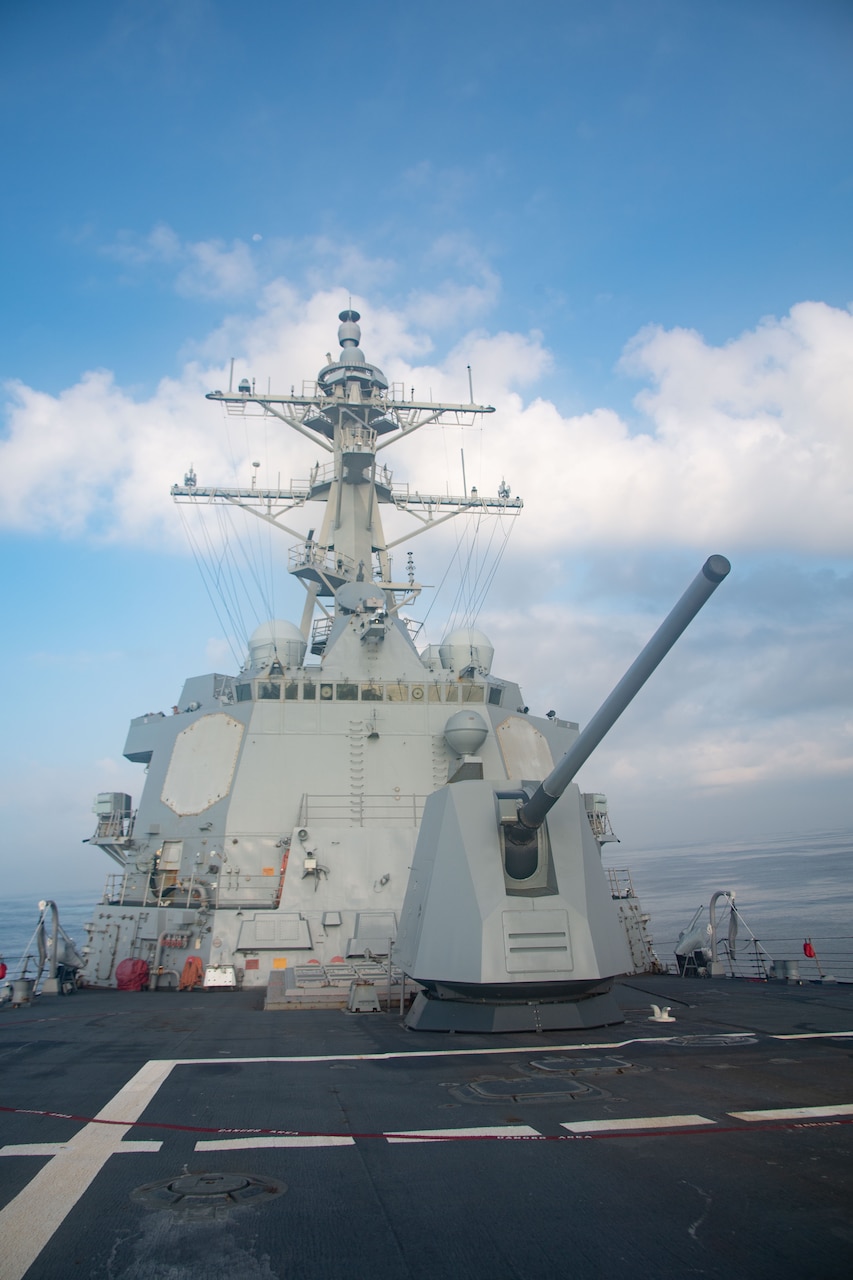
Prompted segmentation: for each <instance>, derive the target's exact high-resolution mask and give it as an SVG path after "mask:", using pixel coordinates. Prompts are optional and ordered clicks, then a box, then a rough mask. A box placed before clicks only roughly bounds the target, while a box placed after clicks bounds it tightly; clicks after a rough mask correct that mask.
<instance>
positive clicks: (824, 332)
mask: <svg viewBox="0 0 853 1280" xmlns="http://www.w3.org/2000/svg"><path fill="white" fill-rule="evenodd" d="M152 235H153V233H152ZM155 239H157V244H155V245H154V246H153V247H150V251H151V252H152V253H153V252H163V253H170V252H172V248H171V245H172V242H171V240H170V238H169V237H168V236H166V235H165V234H164V235H163V236H162V237H159V238H155ZM157 245H160V246H161V247H160V248H157ZM193 252H194V253H195V254H196V259H195V261H196V263H197V264H199V269H203V271H204V272H205V273H206V275H207V276H208V277H209V278H210V279H212V280H220V281H222V282H223V286H222V287H223V288H226V287H227V281H228V280H230V279H231V278H232V275H235V274H236V275H239V273H240V270H241V267H240V262H241V259H240V257H239V255H238V256H236V257H235V256H234V255H233V254H226V255H224V256H223V255H220V254H219V251H218V250H216V249H215V248H211V247H210V246H207V247H206V248H205V249H204V251H202V249H201V248H200V247H199V246H195V247H194V250H193ZM192 269H194V268H192V267H191V266H187V267H186V268H184V270H186V271H191V270H192ZM211 287H212V288H213V287H214V286H213V285H212V286H211ZM345 302H346V295H345V294H344V293H343V291H342V290H329V289H324V290H321V291H317V292H315V293H314V294H313V295H312V296H310V297H308V298H305V297H303V296H302V295H301V294H300V291H299V290H298V289H297V288H296V287H295V286H293V285H292V284H289V283H288V282H287V281H286V280H283V279H278V280H276V281H274V282H272V283H271V284H269V285H268V286H267V287H266V289H265V290H263V292H262V295H261V304H260V307H259V309H258V311H257V312H256V313H254V314H253V315H250V316H249V317H247V318H240V317H232V318H231V319H229V320H227V321H226V322H224V324H223V325H222V326H221V327H220V329H218V330H217V331H215V332H214V333H212V334H211V335H210V336H209V337H208V339H207V340H206V341H205V342H204V343H203V344H200V346H199V348H198V350H197V352H196V353H195V355H196V358H195V359H194V360H193V361H192V362H191V363H189V364H187V365H186V367H185V368H184V370H183V373H182V374H181V376H180V377H179V378H177V379H169V380H164V381H163V382H161V383H160V385H159V386H158V387H157V389H156V391H155V393H154V394H153V395H152V396H151V397H150V398H148V399H137V398H135V397H134V395H133V394H132V392H131V391H130V390H128V389H124V388H122V387H120V386H118V385H117V384H116V383H115V381H114V379H113V377H112V376H111V375H110V374H109V373H108V372H106V371H95V372H90V373H87V374H85V375H84V376H83V377H82V378H81V379H80V381H79V382H78V383H77V384H75V385H74V386H72V387H69V388H68V389H67V390H66V391H64V392H62V393H61V394H60V395H56V396H51V395H47V394H46V393H44V392H41V391H39V390H38V389H37V388H32V387H28V386H25V385H23V384H20V383H15V384H11V385H9V386H7V393H8V402H7V422H6V430H5V433H4V437H3V439H2V441H0V458H2V473H0V474H2V479H0V493H1V494H2V498H3V517H2V519H3V522H4V523H5V524H6V526H7V527H11V528H50V527H54V528H57V529H58V530H59V531H61V532H62V533H64V534H66V535H72V534H74V535H79V534H82V533H85V532H87V531H88V532H95V533H99V534H102V535H103V534H106V535H107V536H110V537H114V538H120V539H128V540H136V539H147V538H149V537H151V536H152V534H154V535H155V536H156V534H157V531H158V530H160V531H162V530H163V529H166V528H169V527H170V521H169V518H168V517H167V516H166V515H165V509H167V507H168V504H167V502H166V501H165V499H164V497H163V495H164V494H165V493H166V492H167V490H168V487H169V484H170V483H171V482H172V481H173V480H174V479H176V478H179V477H178V476H177V474H176V472H177V471H178V470H181V469H182V468H183V467H184V466H185V465H186V464H187V463H189V462H190V461H192V462H193V463H194V464H195V466H196V471H197V472H198V473H199V475H200V476H203V480H204V482H206V483H213V482H215V481H221V480H222V479H223V477H226V476H231V475H234V474H235V472H239V471H241V470H242V472H243V476H244V479H243V482H244V483H245V478H246V477H247V475H248V472H246V470H245V468H246V462H247V459H248V458H249V457H250V456H255V455H256V454H257V452H258V450H259V449H263V450H264V453H263V457H264V460H265V465H267V462H268V465H269V467H270V468H271V469H272V470H274V471H275V472H277V473H280V474H281V475H283V476H284V477H286V478H288V479H289V478H290V477H291V476H294V477H295V476H298V475H301V474H302V473H303V472H304V471H305V469H306V466H310V464H311V461H313V459H312V460H310V461H309V462H307V463H306V462H305V460H304V455H305V446H304V443H303V442H302V441H301V439H300V438H298V437H295V436H293V435H292V434H291V435H288V434H287V433H286V432H285V431H284V430H283V429H278V428H275V429H274V430H273V431H272V433H271V424H270V422H269V420H265V421H264V422H263V423H262V424H260V425H259V424H258V423H257V421H255V422H251V421H248V420H247V422H245V423H242V424H238V423H235V422H234V421H233V420H232V421H231V422H230V423H226V427H227V430H226V429H222V430H220V431H217V429H216V427H215V426H214V417H213V415H214V414H215V412H216V411H215V410H214V409H213V408H212V407H211V406H210V405H207V404H205V402H204V400H203V399H202V393H203V392H204V391H206V390H209V389H212V388H213V387H214V386H217V387H222V386H223V385H227V378H228V373H227V353H229V352H231V351H234V350H237V351H240V352H242V354H241V355H240V356H239V358H238V360H237V365H236V375H237V376H243V375H244V374H245V375H246V376H250V377H255V378H257V379H258V380H259V385H261V386H265V384H266V382H267V378H268V377H269V378H270V379H271V383H272V386H273V389H276V388H279V389H283V390H289V389H290V386H291V385H297V386H298V388H300V389H301V385H302V378H303V377H308V378H310V377H312V376H313V374H314V372H315V371H316V369H317V368H318V367H319V366H320V365H322V364H323V363H325V360H326V353H327V352H328V351H329V350H330V349H331V350H333V351H334V350H336V341H335V336H334V335H335V326H336V312H337V310H339V309H340V307H341V305H342V304H343V305H345ZM354 305H359V300H358V299H355V301H354ZM455 305H456V307H457V315H461V316H464V315H465V314H466V311H467V308H468V301H467V300H466V299H465V298H464V297H460V298H458V299H457V300H456V303H455ZM452 306H453V303H452V301H448V307H449V308H450V309H451V310H452ZM362 310H363V311H365V312H366V315H365V317H364V320H363V329H364V336H363V339H362V345H363V347H364V349H365V351H366V352H367V354H368V358H370V359H373V360H374V361H375V362H376V363H378V364H380V365H381V366H382V367H383V368H384V370H385V372H386V374H387V375H388V376H389V378H390V379H391V380H392V381H395V382H398V383H400V384H402V386H403V387H404V388H405V389H406V394H408V392H409V388H415V390H416V394H417V395H418V396H419V397H424V398H426V397H428V396H430V395H431V396H432V397H434V398H435V399H447V400H451V401H456V402H459V401H464V400H467V399H468V382H467V370H466V366H467V365H469V364H470V365H471V366H472V368H473V370H474V377H475V379H476V387H475V394H476V395H477V396H478V397H480V398H483V399H485V398H486V396H487V395H488V397H489V398H490V399H492V401H493V403H494V404H495V406H496V408H497V412H496V413H495V414H494V415H491V416H489V417H487V418H485V419H484V420H482V421H481V422H480V423H479V424H477V425H476V426H475V428H473V429H472V428H470V427H468V428H465V429H464V430H462V429H460V430H459V431H455V430H454V429H442V428H427V429H425V430H424V431H423V432H421V433H418V434H416V435H415V436H413V437H412V438H411V439H410V440H409V441H407V443H406V444H405V445H404V446H402V447H401V448H400V449H399V450H398V451H397V452H396V454H395V456H394V457H393V459H392V458H390V456H389V462H390V463H391V464H392V465H393V467H394V468H395V471H396V478H397V479H401V480H402V479H404V478H408V477H409V476H411V477H412V478H413V479H416V481H417V483H418V485H419V486H420V487H421V489H422V490H423V489H429V488H433V489H440V490H441V491H445V490H446V489H447V488H448V486H449V487H450V488H451V490H452V489H454V488H457V489H458V488H459V487H460V486H461V472H460V468H459V467H458V465H457V463H456V459H457V458H458V456H459V449H460V448H465V449H466V464H467V466H468V482H469V484H470V483H476V484H477V485H478V487H479V489H480V491H481V492H494V491H495V489H496V487H497V484H498V482H499V480H500V479H501V478H502V476H503V475H506V477H507V480H508V482H509V483H510V485H511V487H512V489H513V492H515V493H520V494H521V495H522V496H523V497H526V498H527V499H528V506H527V508H526V510H525V512H524V515H523V517H522V519H521V521H520V522H519V527H518V533H517V535H516V539H517V542H518V545H519V546H520V547H522V548H528V549H529V548H531V547H534V546H539V545H542V542H543V539H544V538H545V537H546V536H547V539H548V543H549V545H550V547H551V549H552V552H553V551H558V550H559V548H560V546H565V547H572V548H575V549H578V548H595V547H609V548H618V547H620V546H624V547H631V548H633V549H636V548H637V547H641V546H646V547H656V546H668V547H672V546H681V547H687V546H689V547H701V548H703V549H706V550H707V549H713V548H716V547H719V548H721V549H725V548H728V547H732V546H737V547H739V548H748V549H753V550H757V549H762V548H772V549H775V550H779V549H790V550H793V551H806V552H810V553H840V554H843V553H845V552H846V551H847V550H848V548H849V546H850V545H851V536H853V502H851V487H853V436H851V432H850V429H849V417H850V410H849V406H850V404H851V403H853V360H851V358H850V357H851V354H853V316H851V315H850V313H848V312H846V311H842V310H839V309H837V308H833V307H830V306H827V305H826V304H823V303H817V302H805V303H800V304H798V305H797V306H795V307H793V308H792V310H791V312H790V314H789V315H787V316H785V317H783V318H782V319H780V320H765V321H763V322H762V323H761V324H760V325H759V326H758V327H757V328H756V329H755V330H753V331H750V332H747V333H745V334H743V335H741V336H740V337H738V338H735V339H733V340H732V341H730V342H729V343H727V344H726V345H724V346H714V345H712V344H709V343H707V342H705V341H704V339H702V337H701V336H700V335H699V334H697V333H695V332H689V331H685V330H678V329H676V330H670V331H666V330H662V329H659V328H655V329H649V330H646V331H644V332H642V333H640V334H638V335H637V337H636V338H635V339H634V340H633V342H632V343H631V344H630V346H629V348H628V350H627V351H626V353H625V355H624V356H623V359H622V368H623V370H624V372H625V373H626V376H627V375H630V376H633V377H636V378H638V379H642V380H643V382H644V383H645V385H644V386H642V387H641V389H640V390H639V392H638V394H637V397H636V402H635V403H636V408H637V411H638V414H639V429H638V425H637V424H636V423H635V424H629V423H627V422H626V421H624V420H623V419H622V418H621V417H620V416H619V415H618V414H617V413H616V412H614V411H613V410H611V409H608V408H606V407H597V408H592V409H591V410H590V411H589V412H587V413H584V414H577V415H573V416H565V415H562V414H561V413H560V412H559V411H558V410H557V408H556V406H555V405H554V404H553V403H551V402H549V401H546V400H543V399H541V398H533V399H525V396H524V394H523V393H524V392H525V391H526V390H528V389H529V388H530V387H532V386H535V383H536V381H537V379H539V378H540V377H541V376H542V375H543V373H544V372H545V371H546V370H547V368H548V366H549V363H550V353H549V352H548V350H547V348H546V346H545V344H544V341H543V339H542V336H541V335H540V334H536V333H529V334H519V333H507V332H500V333H490V332H488V331H487V330H485V329H480V330H475V331H470V332H469V333H468V334H467V335H466V337H465V338H464V340H462V341H460V342H458V343H457V345H456V346H455V347H454V349H453V350H451V351H449V352H446V353H444V354H443V355H441V357H440V358H436V359H430V358H429V357H430V356H431V354H432V353H433V351H434V350H435V347H436V344H437V341H438V337H439V335H438V334H437V333H436V332H435V330H434V329H431V326H430V324H428V323H426V322H425V318H424V312H423V308H422V307H421V305H420V303H419V302H418V300H417V299H416V298H413V299H412V300H411V302H410V304H409V305H408V306H406V307H404V308H403V309H397V310H395V309H393V308H389V307H372V308H371V307H369V305H368V306H364V307H362ZM448 467H449V468H450V470H451V472H452V473H453V476H455V479H454V478H453V476H451V478H448ZM37 495H38V499H39V500H38V501H36V500H35V499H36V496H37ZM45 499H47V500H45Z"/></svg>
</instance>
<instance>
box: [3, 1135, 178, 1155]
mask: <svg viewBox="0 0 853 1280" xmlns="http://www.w3.org/2000/svg"><path fill="white" fill-rule="evenodd" d="M69 1142H70V1139H69ZM162 1145H163V1143H162V1142H122V1143H121V1144H120V1145H119V1146H118V1147H116V1154H117V1155H127V1154H128V1152H129V1153H130V1154H131V1155H138V1154H139V1153H140V1152H145V1151H159V1150H160V1148H161V1147H162ZM67 1149H68V1142H18V1143H9V1144H8V1145H7V1146H5V1147H0V1156H58V1155H59V1153H60V1151H66V1150H67Z"/></svg>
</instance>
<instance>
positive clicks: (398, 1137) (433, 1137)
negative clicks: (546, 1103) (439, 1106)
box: [385, 1124, 542, 1142]
mask: <svg viewBox="0 0 853 1280" xmlns="http://www.w3.org/2000/svg"><path fill="white" fill-rule="evenodd" d="M385 1137H386V1138H387V1139H388V1141H389V1142H447V1141H449V1140H452V1139H453V1138H541V1137H542V1135H541V1133H540V1132H539V1130H538V1129H531V1128H530V1126H529V1125H527V1124H501V1125H492V1126H485V1127H483V1128H479V1129H412V1130H410V1131H407V1132H405V1133H386V1134H385Z"/></svg>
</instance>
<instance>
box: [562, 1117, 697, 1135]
mask: <svg viewBox="0 0 853 1280" xmlns="http://www.w3.org/2000/svg"><path fill="white" fill-rule="evenodd" d="M697 1124H716V1121H715V1120H708V1119H707V1117H706V1116H632V1117H631V1119H629V1120H576V1121H573V1122H572V1123H571V1124H562V1125H561V1126H560V1128H561V1129H568V1130H569V1132H570V1133H611V1132H613V1131H614V1130H626V1131H627V1130H628V1129H688V1128H693V1126H694V1125H697Z"/></svg>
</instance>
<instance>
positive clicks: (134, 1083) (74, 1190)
mask: <svg viewBox="0 0 853 1280" xmlns="http://www.w3.org/2000/svg"><path fill="white" fill-rule="evenodd" d="M174 1065H175V1063H174V1061H166V1062H146V1063H145V1066H144V1067H141V1068H140V1070H139V1071H137V1073H136V1075H135V1076H133V1077H132V1078H131V1079H130V1080H128V1082H127V1084H126V1085H125V1086H124V1088H123V1089H119V1091H118V1093H117V1094H116V1095H115V1097H114V1098H112V1099H110V1101H109V1102H108V1103H107V1105H106V1106H105V1107H104V1108H103V1110H101V1111H99V1112H98V1114H97V1117H96V1121H97V1120H119V1121H131V1122H132V1121H134V1120H138V1119H139V1117H140V1116H141V1115H142V1113H143V1111H144V1110H145V1108H146V1107H147V1106H148V1104H149V1102H150V1101H151V1099H152V1098H153V1097H154V1095H155V1094H156V1092H157V1090H158V1089H159V1088H160V1086H161V1084H162V1083H163V1081H164V1080H165V1079H166V1078H167V1076H168V1075H169V1074H170V1073H171V1071H172V1068H173V1067H174ZM130 1128H131V1124H115V1125H113V1124H97V1123H89V1124H87V1125H84V1126H83V1128H82V1129H81V1130H80V1132H79V1133H75V1135H74V1137H73V1138H71V1139H70V1140H69V1141H68V1142H67V1143H63V1144H62V1149H61V1150H60V1151H59V1152H58V1154H57V1155H55V1156H54V1158H53V1159H52V1160H51V1161H50V1162H49V1163H48V1164H46V1165H45V1166H44V1168H43V1169H41V1170H39V1172H38V1173H37V1174H36V1176H35V1177H34V1178H33V1179H32V1181H30V1182H28V1183H27V1185H26V1186H25V1187H24V1189H23V1191H20V1192H19V1193H18V1194H17V1195H16V1196H15V1198H14V1200H10V1201H9V1203H8V1204H7V1205H6V1207H5V1209H3V1210H2V1211H0V1237H2V1239H3V1242H4V1249H3V1256H2V1258H0V1280H21V1277H22V1276H23V1275H24V1274H25V1273H26V1272H27V1271H28V1270H29V1268H30V1267H31V1266H32V1264H33V1263H34V1262H35V1260H36V1258H37V1257H38V1256H39V1254H40V1253H41V1251H42V1249H43V1248H44V1247H45V1245H46V1244H47V1243H48V1242H49V1240H50V1239H51V1237H52V1236H53V1234H54V1232H55V1231H57V1230H58V1229H59V1227H60V1226H61V1225H62V1223H63V1221H64V1220H65V1218H66V1217H67V1215H68V1214H69V1213H70V1212H71V1210H72V1209H73V1208H74V1206H75V1204H76V1203H77V1201H78V1200H79V1199H80V1198H81V1196H82V1195H83V1194H84V1193H85V1192H86V1191H87V1190H88V1188H89V1186H90V1185H91V1183H92V1182H93V1180H94V1179H95V1177H96V1176H97V1175H98V1174H99V1173H100V1171H101V1169H102V1168H103V1167H104V1165H105V1164H106V1162H107V1161H108V1160H109V1158H110V1156H111V1155H114V1154H116V1153H117V1152H121V1151H122V1149H123V1144H122V1138H123V1137H124V1136H125V1134H126V1133H127V1131H128V1129H130ZM128 1145H129V1144H128Z"/></svg>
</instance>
